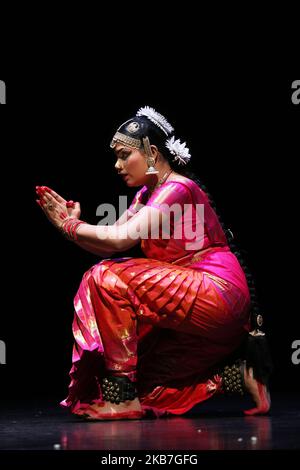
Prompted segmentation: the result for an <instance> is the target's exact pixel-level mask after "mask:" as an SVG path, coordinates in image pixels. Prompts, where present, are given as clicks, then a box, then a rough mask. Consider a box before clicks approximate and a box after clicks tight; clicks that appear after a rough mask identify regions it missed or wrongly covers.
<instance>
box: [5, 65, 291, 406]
mask: <svg viewBox="0 0 300 470" xmlns="http://www.w3.org/2000/svg"><path fill="white" fill-rule="evenodd" d="M125 62H126V61H125ZM133 65H134V64H133V62H132V61H131V63H129V64H128V63H127V64H126V63H124V62H123V61H121V62H120V61H119V62H115V61H114V60H113V58H112V59H111V64H110V65H107V66H106V67H100V68H99V69H97V70H96V69H95V70H94V69H93V70H89V69H84V72H83V71H82V70H83V69H82V68H81V67H80V66H79V65H78V69H76V70H74V71H72V73H71V72H65V71H64V72H62V71H61V70H57V69H56V71H55V73H54V72H51V71H50V69H49V70H48V71H47V70H46V69H45V68H43V70H40V71H39V67H38V65H36V69H35V73H31V74H29V73H28V72H24V69H23V70H19V73H18V68H16V73H14V74H13V75H11V76H8V74H7V75H6V76H5V74H4V73H3V71H2V70H1V69H0V71H1V73H3V75H2V76H0V79H3V80H5V81H6V84H7V106H6V107H1V114H2V115H1V157H2V158H1V166H2V169H1V170H2V171H1V176H2V178H1V198H2V200H1V202H2V204H1V206H2V207H1V209H2V210H1V217H2V224H1V226H2V243H1V248H2V267H1V268H2V269H1V271H2V274H3V278H2V281H1V282H2V297H1V302H2V306H1V315H0V340H3V341H5V343H6V345H7V364H6V365H0V384H1V385H0V397H1V398H13V399H16V400H19V399H20V397H25V398H35V397H36V398H46V397H51V398H52V399H55V400H56V399H63V398H64V397H65V395H66V392H67V385H68V383H69V379H68V371H69V368H70V366H71V351H72V334H71V323H72V318H73V305H72V301H73V297H74V295H75V293H76V290H77V288H78V286H79V283H80V280H81V277H82V275H83V273H84V271H85V270H87V269H88V268H89V267H90V266H91V265H92V264H95V263H97V262H98V261H99V259H98V258H97V257H96V256H94V255H91V254H88V253H86V252H84V251H82V250H80V249H79V248H78V247H77V246H75V245H73V244H72V243H70V242H67V241H66V240H65V239H63V238H62V237H61V236H60V234H59V233H58V232H56V231H55V229H54V228H53V227H52V226H51V225H50V224H49V222H48V221H47V219H46V218H45V216H44V214H43V213H42V211H41V210H40V208H39V207H38V206H37V204H36V203H35V199H36V197H35V186H36V185H48V186H50V187H53V189H55V190H56V191H57V192H58V193H60V194H62V195H63V196H64V197H66V198H68V199H73V200H78V201H80V202H81V207H82V218H83V219H85V220H87V221H89V222H90V223H97V221H98V219H97V217H96V207H97V206H98V205H99V204H101V203H103V202H111V203H114V204H117V202H118V195H119V194H127V195H128V196H129V202H130V199H131V198H132V197H133V195H134V193H135V190H132V189H131V190H129V189H128V188H127V187H126V185H125V184H124V183H122V182H121V181H120V180H119V179H118V178H117V176H116V174H115V171H114V167H113V165H114V157H113V154H112V152H111V150H110V149H109V142H110V138H111V136H112V134H113V133H114V131H115V130H116V128H117V126H118V125H119V124H120V123H122V122H123V121H124V120H126V119H128V118H129V117H131V116H132V115H134V114H135V112H136V110H137V109H138V108H139V107H140V106H144V105H149V106H153V107H155V108H156V109H157V110H158V111H159V112H161V113H162V114H164V115H166V116H167V118H168V119H169V120H170V122H171V123H172V124H173V125H174V127H175V131H176V136H177V137H178V138H181V139H184V140H185V141H186V142H187V143H188V146H189V148H190V150H191V153H192V158H193V167H194V169H195V170H196V172H197V173H198V175H199V176H200V178H201V179H202V181H203V182H204V183H205V184H206V185H207V186H208V188H209V190H210V193H212V195H213V196H214V199H215V201H216V204H217V207H218V209H219V212H220V214H222V216H223V219H224V222H225V223H226V224H227V225H228V226H229V227H230V228H231V230H232V231H233V233H234V234H235V235H236V238H237V241H238V243H239V244H240V246H242V247H243V248H244V249H245V250H247V252H248V254H249V255H248V256H249V258H248V259H249V266H250V268H251V270H252V271H253V273H254V275H255V278H256V284H257V289H258V293H259V297H260V300H261V304H262V307H263V312H264V316H265V323H266V325H265V327H266V330H267V332H268V337H269V340H270V343H271V347H272V352H273V356H274V361H275V372H274V375H273V380H272V382H273V383H272V386H273V389H274V390H277V391H279V392H283V393H284V392H285V391H295V392H296V391H299V385H298V384H297V379H298V376H299V370H300V369H299V368H300V365H298V366H296V365H293V364H292V362H291V355H292V352H293V350H292V347H291V345H292V342H293V341H294V340H296V339H299V337H300V334H299V329H298V317H299V302H298V295H299V287H298V284H299V283H298V276H299V275H298V274H297V267H298V263H299V261H298V245H299V240H298V239H299V235H298V234H299V229H298V225H299V223H298V213H299V212H298V209H297V204H296V202H297V176H298V171H299V170H298V161H297V160H298V158H299V122H300V120H299V113H300V105H298V106H295V105H293V104H292V101H291V94H292V89H291V84H292V82H293V80H289V79H283V78H280V77H278V76H277V75H275V74H274V76H272V75H271V74H270V75H268V76H263V75H259V74H253V76H250V75H249V74H245V73H241V72H240V71H238V70H237V69H231V68H228V69H222V71H217V72H215V73H211V74H210V73H199V72H198V73H196V72H194V71H193V70H191V69H190V68H189V67H187V68H186V69H185V71H184V72H183V71H180V70H178V71H176V70H170V69H167V70H164V71H163V70H161V69H159V68H158V69H155V70H153V68H151V64H148V66H144V65H145V64H144V62H143V61H142V62H141V63H140V64H139V66H138V67H134V66H133ZM146 65H147V64H146ZM116 66H117V68H118V72H115V67H116ZM224 70H225V71H224ZM296 78H297V77H296ZM133 254H136V255H137V256H138V255H139V250H138V249H135V250H133Z"/></svg>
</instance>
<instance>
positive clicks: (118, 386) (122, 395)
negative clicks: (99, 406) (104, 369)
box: [101, 376, 137, 404]
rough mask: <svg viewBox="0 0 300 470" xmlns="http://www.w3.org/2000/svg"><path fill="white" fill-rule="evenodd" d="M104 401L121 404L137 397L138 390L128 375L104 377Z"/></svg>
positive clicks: (102, 386) (102, 385)
mask: <svg viewBox="0 0 300 470" xmlns="http://www.w3.org/2000/svg"><path fill="white" fill-rule="evenodd" d="M101 388H102V397H103V400H104V401H109V402H110V403H116V404H119V403H121V402H124V401H127V400H134V399H135V398H136V397H137V390H136V388H135V386H134V385H133V383H132V382H131V381H130V380H129V379H128V377H115V376H108V377H104V378H103V380H102V383H101Z"/></svg>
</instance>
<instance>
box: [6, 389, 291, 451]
mask: <svg viewBox="0 0 300 470" xmlns="http://www.w3.org/2000/svg"><path fill="white" fill-rule="evenodd" d="M245 404H246V405H248V404H249V405H251V403H248V402H246V401H245V400H243V399H239V400H238V401H237V400H236V399H235V400H233V399H232V398H230V399H228V398H225V397H217V398H214V399H211V400H210V401H208V402H206V403H203V404H200V405H198V406H197V407H196V408H194V410H193V411H191V412H189V413H188V414H186V415H185V416H177V417H176V416H175V417H169V418H162V419H145V420H134V421H104V422H91V423H89V422H85V421H82V420H81V419H80V418H76V417H75V416H73V415H71V414H69V413H68V412H67V411H65V410H63V409H61V408H60V407H59V405H58V403H57V402H56V400H48V401H42V402H32V401H27V402H24V403H20V402H17V401H10V402H2V403H0V410H1V417H0V449H1V450H10V451H13V450H110V451H113V450H156V451H157V450H166V449H167V450H176V449H180V450H189V451H190V450H252V449H253V450H254V449H256V450H273V449H291V450H292V449H299V448H300V438H299V436H300V403H299V397H298V396H283V395H273V406H272V413H271V414H270V415H269V416H261V417H244V416H242V413H241V410H242V409H243V408H244V405H245Z"/></svg>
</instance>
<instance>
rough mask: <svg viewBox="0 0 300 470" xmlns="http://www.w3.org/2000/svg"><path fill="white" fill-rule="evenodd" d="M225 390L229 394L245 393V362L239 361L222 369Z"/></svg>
mask: <svg viewBox="0 0 300 470" xmlns="http://www.w3.org/2000/svg"><path fill="white" fill-rule="evenodd" d="M220 375H221V377H222V387H223V391H224V392H225V393H228V394H240V395H244V380H243V363H242V361H237V362H235V363H234V364H232V365H230V366H225V367H224V369H223V370H222V371H221V374H220Z"/></svg>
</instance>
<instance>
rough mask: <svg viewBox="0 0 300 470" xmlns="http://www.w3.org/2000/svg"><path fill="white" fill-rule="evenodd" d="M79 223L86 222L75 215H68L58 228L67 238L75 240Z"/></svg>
mask: <svg viewBox="0 0 300 470" xmlns="http://www.w3.org/2000/svg"><path fill="white" fill-rule="evenodd" d="M81 224H86V222H84V221H83V220H80V219H77V218H76V217H69V218H68V219H66V220H64V222H63V223H62V224H61V227H60V230H61V232H62V234H63V235H64V236H65V237H66V238H67V239H68V240H71V241H76V240H77V239H78V236H77V228H78V227H79V225H81Z"/></svg>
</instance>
